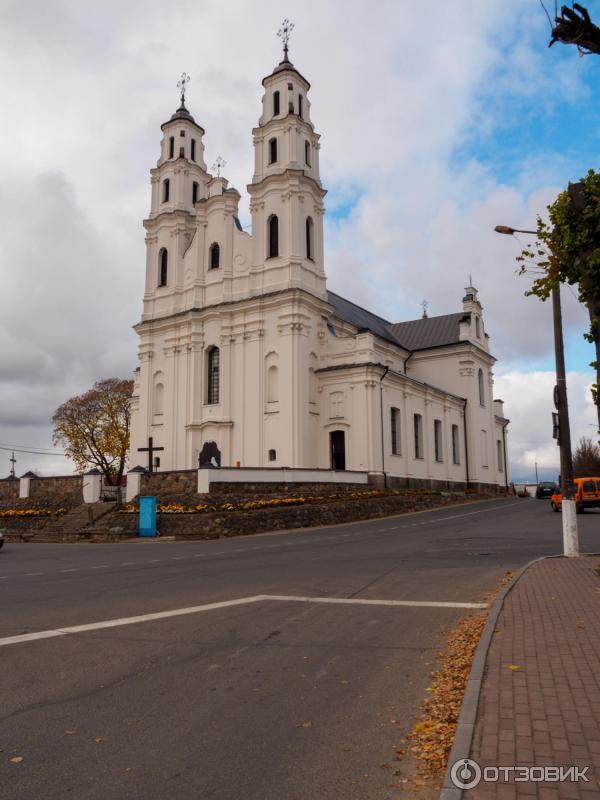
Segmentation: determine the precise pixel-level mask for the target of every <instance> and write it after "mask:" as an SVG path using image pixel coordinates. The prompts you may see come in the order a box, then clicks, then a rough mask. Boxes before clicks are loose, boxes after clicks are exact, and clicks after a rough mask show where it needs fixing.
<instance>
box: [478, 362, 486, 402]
mask: <svg viewBox="0 0 600 800" xmlns="http://www.w3.org/2000/svg"><path fill="white" fill-rule="evenodd" d="M477 380H478V381H479V405H480V406H485V390H484V386H483V370H482V369H480V370H479V372H478V373H477Z"/></svg>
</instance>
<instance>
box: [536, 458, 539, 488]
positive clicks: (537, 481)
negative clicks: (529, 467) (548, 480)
mask: <svg viewBox="0 0 600 800" xmlns="http://www.w3.org/2000/svg"><path fill="white" fill-rule="evenodd" d="M535 482H536V484H538V483H539V482H540V479H539V478H538V471H537V461H536V462H535Z"/></svg>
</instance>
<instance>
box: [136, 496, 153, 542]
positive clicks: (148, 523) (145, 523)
mask: <svg viewBox="0 0 600 800" xmlns="http://www.w3.org/2000/svg"><path fill="white" fill-rule="evenodd" d="M138 533H139V535H140V536H156V497H140V521H139V528H138Z"/></svg>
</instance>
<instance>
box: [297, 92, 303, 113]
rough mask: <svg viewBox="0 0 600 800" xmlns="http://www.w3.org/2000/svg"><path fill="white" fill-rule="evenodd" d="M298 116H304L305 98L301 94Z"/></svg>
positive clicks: (299, 96)
mask: <svg viewBox="0 0 600 800" xmlns="http://www.w3.org/2000/svg"><path fill="white" fill-rule="evenodd" d="M298 116H299V117H303V116H304V98H303V97H302V95H301V94H299V95H298Z"/></svg>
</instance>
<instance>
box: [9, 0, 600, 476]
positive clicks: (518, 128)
mask: <svg viewBox="0 0 600 800" xmlns="http://www.w3.org/2000/svg"><path fill="white" fill-rule="evenodd" d="M547 4H548V7H549V11H550V14H551V15H552V14H553V12H554V8H553V3H552V0H549V1H548V3H547ZM588 7H589V9H590V12H591V14H592V18H593V19H595V20H596V21H599V20H600V0H592V2H590V3H588ZM284 14H285V15H286V16H288V17H290V19H292V20H293V21H294V23H295V26H296V27H295V30H294V32H293V37H292V41H291V45H290V56H291V60H292V61H293V62H294V63H295V65H296V66H297V67H298V68H299V69H300V71H301V72H302V73H303V74H304V75H305V76H306V77H307V78H308V79H309V80H310V81H311V83H312V90H311V102H312V118H313V120H314V122H315V125H316V127H317V130H318V131H319V132H320V133H321V134H322V150H321V172H322V180H323V183H324V185H325V186H326V188H327V189H328V195H327V198H326V204H327V216H326V270H327V273H328V276H329V287H330V288H331V289H333V290H334V291H338V292H340V293H341V294H343V295H345V296H346V297H348V298H349V299H353V300H355V301H358V302H361V303H362V304H363V305H367V306H368V307H370V308H371V309H372V310H373V311H376V312H378V313H380V314H381V315H382V316H385V317H387V318H389V319H390V320H393V321H397V320H404V319H414V318H416V317H418V316H419V315H420V313H421V307H420V303H421V301H422V300H423V299H427V300H428V302H429V313H430V315H436V314H446V313H451V312H454V311H456V310H460V308H461V305H460V303H461V298H462V294H463V287H464V286H466V285H467V281H468V276H469V274H472V276H473V281H474V283H475V284H476V286H477V287H478V288H479V290H480V298H481V300H482V303H483V305H484V314H485V320H486V327H487V331H488V332H489V334H490V336H491V346H492V349H493V352H494V354H495V355H496V357H497V358H498V363H497V365H496V368H495V380H496V385H495V392H496V396H500V397H502V398H503V399H504V401H505V403H506V405H505V410H506V412H507V414H508V416H509V417H510V418H511V428H510V431H511V433H510V448H511V453H510V455H511V466H512V477H513V478H514V479H515V480H516V479H519V478H527V477H531V476H532V475H533V465H534V462H535V461H536V460H537V461H538V463H539V465H540V468H541V469H543V470H544V472H543V473H542V474H548V475H552V476H555V474H556V472H557V465H558V452H557V448H556V446H555V444H554V442H553V441H552V439H551V438H550V433H551V421H550V414H551V410H552V386H553V384H554V378H553V350H552V325H551V308H550V306H549V304H548V303H546V304H542V303H540V302H539V301H538V300H536V299H534V298H527V297H525V296H524V292H525V290H526V289H527V285H528V281H527V279H526V278H523V277H518V276H517V275H516V263H515V261H514V258H515V256H516V255H518V253H519V243H518V242H515V241H514V240H513V239H511V238H509V237H502V236H498V235H497V234H495V233H493V228H494V225H496V224H498V223H504V224H509V225H512V226H514V227H524V228H528V227H531V226H532V225H534V224H535V216H536V214H537V213H543V211H544V209H545V206H546V205H547V204H548V203H550V202H552V200H553V199H554V198H555V197H556V194H557V193H558V191H560V189H561V188H563V187H564V186H565V185H566V183H567V182H568V181H569V180H576V179H577V178H579V177H580V176H582V175H583V174H585V172H586V171H587V169H588V168H590V167H594V168H596V169H598V156H599V154H600V148H599V146H598V136H599V133H600V57H598V56H587V57H584V58H581V57H579V56H578V54H577V51H576V50H575V49H574V48H569V47H566V46H564V45H559V44H557V45H555V46H554V47H553V48H551V49H548V47H547V43H548V40H549V27H550V26H549V23H548V20H547V18H546V16H545V14H544V11H543V9H542V7H541V5H540V3H539V2H538V1H537V0H485V2H483V3H482V2H480V1H478V0H457V1H456V2H454V3H443V2H439V1H438V2H435V3H434V4H431V5H430V6H429V7H428V9H427V10H426V9H425V8H424V7H423V6H422V5H421V4H419V3H414V2H411V3H409V2H406V0H393V2H385V0H384V1H380V2H378V3H376V4H374V3H368V2H365V0H361V1H360V2H358V1H355V0H344V1H343V2H342V1H341V0H301V2H299V1H297V0H288V2H287V3H286V4H283V5H282V4H281V2H274V0H259V1H255V2H253V3H249V2H241V0H229V1H228V2H227V3H223V2H220V1H213V0H194V2H187V1H185V2H181V1H180V0H173V2H172V3H169V4H167V3H164V2H156V0H148V1H147V2H142V0H128V2H126V3H124V2H115V0H104V2H103V3H101V4H99V3H92V2H91V0H44V2H42V0H18V1H16V2H10V1H9V0H0V76H2V77H1V78H0V109H1V112H2V115H3V125H2V126H0V172H1V174H2V181H1V182H0V214H1V220H2V222H1V224H0V277H1V285H0V286H1V288H0V447H3V448H6V447H9V448H10V447H12V446H15V447H16V449H18V450H26V449H29V450H47V449H51V448H52V438H51V437H52V430H51V425H50V418H51V416H52V413H53V411H54V410H55V408H56V407H57V406H58V405H59V404H60V403H61V402H62V401H64V400H65V399H67V398H68V397H70V396H72V395H73V394H76V393H80V392H82V391H85V390H86V389H87V388H89V387H90V386H91V385H92V383H93V382H94V381H95V380H97V379H99V378H104V377H109V376H123V377H128V376H130V375H131V372H132V370H133V368H134V367H135V366H136V337H135V335H134V333H133V331H132V328H131V326H132V325H133V324H134V323H135V322H136V321H137V319H138V317H139V315H140V312H141V298H142V291H143V275H144V231H143V228H142V219H143V218H144V216H145V215H146V214H147V212H148V207H149V196H150V188H149V187H150V184H149V174H148V172H149V169H150V168H151V167H152V166H153V165H154V164H155V162H156V159H157V157H158V149H159V141H160V135H161V132H160V124H161V123H162V122H164V121H165V120H166V119H168V117H169V116H170V114H171V113H172V112H173V111H174V110H175V108H176V107H177V101H178V94H177V89H176V83H177V80H178V77H179V75H180V74H181V72H182V71H184V70H185V71H186V72H188V73H189V74H190V75H191V77H192V80H191V83H190V85H189V89H188V107H189V108H190V110H191V111H192V113H193V114H194V116H195V118H196V120H197V121H198V122H199V123H200V124H201V125H202V126H203V127H204V128H205V130H206V135H205V145H206V158H207V163H208V164H209V165H210V164H212V163H213V161H214V160H215V159H216V157H217V156H219V155H220V156H222V157H223V158H224V159H225V160H226V161H227V166H226V168H225V175H226V177H227V178H228V179H229V180H230V182H231V184H232V185H234V186H236V187H237V188H238V189H239V190H240V191H241V192H242V203H241V217H242V224H244V225H247V224H249V221H250V218H249V211H248V196H247V194H246V192H245V186H246V184H247V183H248V181H249V180H250V179H251V175H252V165H253V153H252V136H251V129H252V127H253V126H254V125H256V123H257V119H258V116H259V113H260V98H261V90H262V87H261V79H262V78H263V76H264V75H266V74H268V73H269V72H270V71H271V70H272V68H273V67H274V66H275V64H276V63H277V62H278V61H279V60H280V57H281V55H280V47H279V40H278V39H277V37H276V35H275V34H276V31H277V29H278V28H279V25H280V22H281V18H282V16H283V15H284ZM563 303H564V315H565V324H566V340H567V369H568V371H569V399H570V403H571V415H572V417H571V418H572V428H573V435H574V439H575V440H577V439H578V438H579V437H580V436H582V435H588V436H593V435H594V427H593V423H594V410H593V407H592V404H591V400H590V395H589V390H588V387H589V385H590V383H591V381H592V371H591V369H590V367H589V362H590V361H591V360H592V358H593V354H592V351H591V347H590V346H589V345H587V344H586V343H585V342H584V340H583V338H582V334H583V333H584V331H585V330H586V326H587V320H586V313H585V311H584V309H582V308H581V307H580V306H579V305H578V303H577V302H576V299H575V294H574V291H573V290H569V289H568V288H566V289H564V291H563ZM9 456H10V452H9V451H8V450H6V449H2V450H0V475H4V474H8V470H9V468H10V464H9V461H8V458H9ZM16 456H17V459H18V462H17V467H16V471H17V474H22V473H23V472H25V471H26V470H28V469H33V470H35V471H36V472H43V473H46V474H50V473H56V474H60V473H65V472H69V471H70V470H71V467H70V465H69V464H68V462H67V460H66V459H65V458H64V457H61V456H60V455H52V456H45V455H35V454H31V453H24V452H17V453H16Z"/></svg>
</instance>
